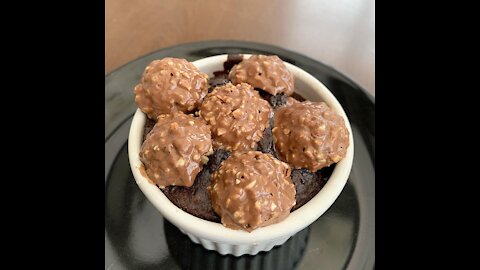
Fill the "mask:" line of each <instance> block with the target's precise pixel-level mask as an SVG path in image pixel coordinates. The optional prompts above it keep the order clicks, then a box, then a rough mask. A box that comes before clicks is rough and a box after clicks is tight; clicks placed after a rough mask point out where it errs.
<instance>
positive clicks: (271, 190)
mask: <svg viewBox="0 0 480 270" xmlns="http://www.w3.org/2000/svg"><path fill="white" fill-rule="evenodd" d="M290 173H291V169H290V166H289V165H288V164H286V163H284V162H281V161H279V160H278V159H276V158H274V157H273V156H272V155H270V154H264V153H262V152H258V151H247V152H234V153H233V154H232V155H231V156H230V157H229V158H227V159H226V160H225V161H223V162H222V164H221V166H220V168H219V170H218V171H216V172H214V173H213V175H212V183H211V185H210V186H209V187H208V191H209V193H210V197H211V199H212V206H213V209H214V211H215V212H216V213H217V215H218V216H220V219H221V221H222V224H223V225H224V226H226V227H228V228H231V229H237V230H238V229H242V230H246V231H249V232H250V231H252V230H254V229H256V228H259V227H263V226H267V225H270V224H274V223H278V222H280V221H282V220H283V219H285V218H286V217H287V216H288V215H289V214H290V210H291V209H292V207H293V206H294V205H295V186H294V184H293V182H292V179H291V178H290Z"/></svg>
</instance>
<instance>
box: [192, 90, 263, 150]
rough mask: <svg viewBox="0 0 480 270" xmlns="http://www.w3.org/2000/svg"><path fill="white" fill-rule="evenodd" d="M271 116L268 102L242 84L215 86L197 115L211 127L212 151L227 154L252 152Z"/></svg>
mask: <svg viewBox="0 0 480 270" xmlns="http://www.w3.org/2000/svg"><path fill="white" fill-rule="evenodd" d="M271 113H272V108H271V107H270V105H269V104H268V102H267V101H265V100H263V99H262V98H260V96H259V95H258V92H257V91H255V90H254V89H253V87H252V86H250V85H248V84H246V83H242V84H238V85H233V84H231V83H228V84H226V85H222V86H219V87H216V88H215V89H214V90H213V91H212V92H211V93H209V94H208V95H207V96H206V97H205V99H204V101H203V103H202V105H201V106H200V112H199V114H200V115H201V116H202V117H203V118H204V119H205V120H206V121H207V123H208V124H209V125H210V126H211V130H212V138H213V147H214V149H226V150H228V151H234V150H253V149H255V148H256V147H257V142H258V141H260V140H261V139H262V136H263V131H264V130H265V129H266V128H267V127H268V124H269V121H268V120H269V118H270V114H271Z"/></svg>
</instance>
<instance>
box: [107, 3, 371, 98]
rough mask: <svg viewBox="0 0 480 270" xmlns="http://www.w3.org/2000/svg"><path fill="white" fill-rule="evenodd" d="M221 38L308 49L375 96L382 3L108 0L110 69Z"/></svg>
mask: <svg viewBox="0 0 480 270" xmlns="http://www.w3.org/2000/svg"><path fill="white" fill-rule="evenodd" d="M218 39H225V40H245V41H255V42H261V43H269V44H273V45H277V46H280V47H284V48H286V49H289V50H293V51H296V52H299V53H302V54H304V55H307V56H309V57H311V58H314V59H316V60H319V61H321V62H324V63H325V64H327V65H330V66H332V67H334V68H336V69H337V70H339V71H341V72H342V73H344V74H346V75H347V76H350V77H351V78H352V79H353V80H355V81H356V82H358V83H359V84H360V85H361V86H363V87H364V88H365V89H367V90H368V91H369V92H370V93H371V94H373V95H375V0H327V1H323V0H317V1H316V0H272V1H261V0H243V1H239V0H236V1H233V0H223V1H220V0H218V1H213V0H203V1H200V0H191V1H187V0H184V1H182V0H106V1H105V74H107V73H109V72H110V71H112V70H113V69H115V68H117V67H119V66H121V65H123V64H125V63H127V62H129V61H131V60H133V59H136V58H138V57H140V56H142V55H145V54H147V53H150V52H153V51H156V50H158V49H161V48H164V47H169V46H173V45H176V44H180V43H186V42H192V41H200V40H218Z"/></svg>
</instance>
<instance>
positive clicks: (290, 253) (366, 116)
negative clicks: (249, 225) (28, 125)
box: [105, 41, 375, 270]
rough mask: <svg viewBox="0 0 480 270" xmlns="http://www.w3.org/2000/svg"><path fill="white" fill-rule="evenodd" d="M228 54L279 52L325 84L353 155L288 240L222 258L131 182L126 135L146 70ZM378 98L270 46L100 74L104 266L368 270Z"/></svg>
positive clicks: (176, 53) (239, 47)
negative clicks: (338, 181)
mask: <svg viewBox="0 0 480 270" xmlns="http://www.w3.org/2000/svg"><path fill="white" fill-rule="evenodd" d="M225 53H251V54H276V55H278V56H279V57H280V58H282V59H283V60H284V61H287V62H289V63H292V64H294V65H296V66H298V67H300V68H302V69H304V70H306V71H307V72H309V73H310V74H312V75H313V76H315V77H316V78H317V79H319V80H320V81H321V82H323V83H324V84H325V85H326V86H327V87H328V88H329V89H330V91H332V92H333V94H334V95H335V97H336V98H337V99H338V100H339V101H340V103H341V104H342V106H343V108H344V109H345V111H346V113H347V115H348V117H349V119H350V121H351V124H352V130H353V137H354V141H355V157H354V162H353V168H352V172H351V174H350V178H349V180H348V182H347V185H346V186H345V189H344V190H343V191H342V193H341V194H340V196H339V197H338V199H337V200H336V201H335V203H334V204H333V205H332V206H331V207H330V209H328V211H327V212H326V213H325V214H323V215H322V216H321V217H320V218H319V219H318V220H317V221H315V222H314V223H313V224H312V225H310V226H309V227H308V228H306V229H305V230H303V231H301V232H299V233H297V234H296V235H295V236H293V237H292V238H290V240H289V241H288V242H286V243H285V244H284V245H282V246H280V247H276V248H274V249H272V250H271V251H270V252H262V253H259V254H258V255H256V256H249V255H246V256H242V257H238V258H236V257H234V256H221V255H219V254H218V253H216V252H214V251H208V250H205V249H203V248H202V247H201V246H200V245H197V244H194V243H193V242H191V241H190V240H189V239H188V237H186V236H185V235H183V234H182V233H181V232H180V231H179V230H178V229H177V228H175V226H173V225H172V224H170V223H169V222H168V221H166V220H165V219H163V217H162V216H161V214H160V213H159V212H158V211H157V210H156V209H155V208H154V207H153V205H152V204H150V202H149V201H148V200H147V199H146V198H145V196H144V195H143V193H142V192H141V191H140V189H139V188H138V187H137V185H136V184H135V180H134V178H133V175H132V173H131V171H130V167H129V163H128V155H127V147H126V143H127V138H128V131H129V128H130V123H131V120H132V117H133V113H134V112H135V110H136V105H135V103H134V100H133V97H134V95H133V92H132V91H133V87H134V86H135V84H136V83H137V82H138V81H139V79H140V76H141V74H142V72H143V70H144V68H145V67H146V66H147V65H148V63H150V62H151V61H152V60H154V59H159V58H163V57H166V56H172V57H179V58H186V59H188V60H189V61H194V60H197V59H199V58H204V57H207V56H212V55H217V54H225ZM374 186H375V100H374V98H373V97H372V96H370V95H369V94H368V93H367V92H366V91H365V90H363V89H362V88H361V87H360V86H358V85H357V84H356V83H355V82H353V81H352V80H351V79H349V78H347V77H346V76H345V75H343V74H341V73H339V72H338V71H336V70H334V69H333V68H331V67H328V66H326V65H324V64H322V63H319V62H317V61H315V60H313V59H310V58H308V57H305V56H303V55H301V54H298V53H295V52H291V51H287V50H285V49H282V48H278V47H275V46H271V45H265V44H258V43H251V42H238V41H208V42H197V43H189V44H183V45H179V46H175V47H171V48H166V49H163V50H160V51H157V52H155V53H152V54H149V55H146V56H144V57H142V58H139V59H137V60H135V61H132V62H130V63H128V64H126V65H124V66H122V67H120V68H119V69H117V70H115V71H113V72H112V73H110V74H109V75H107V76H106V77H105V269H109V270H112V269H201V270H206V269H276V270H277V269H373V268H374V264H375V188H374Z"/></svg>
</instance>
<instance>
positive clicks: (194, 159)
mask: <svg viewBox="0 0 480 270" xmlns="http://www.w3.org/2000/svg"><path fill="white" fill-rule="evenodd" d="M212 153H213V149H212V139H211V134H210V127H209V126H207V124H206V123H205V121H204V120H203V119H201V118H198V117H194V116H193V115H186V114H184V113H181V112H177V113H174V114H163V115H160V116H159V117H158V120H157V123H156V124H155V126H154V127H153V129H152V131H151V132H150V133H148V135H147V137H146V139H145V141H144V142H143V144H142V147H141V150H140V160H141V161H142V162H143V165H144V167H145V172H146V174H147V175H148V177H149V178H150V180H151V181H152V182H153V183H155V184H157V185H158V186H159V187H160V188H164V187H166V186H170V185H179V186H186V187H190V186H192V184H193V181H194V180H195V177H196V176H197V174H198V173H199V172H200V170H202V167H203V165H204V164H206V163H207V162H208V157H207V156H208V155H210V154H212Z"/></svg>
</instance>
